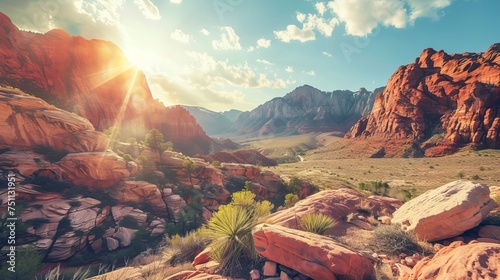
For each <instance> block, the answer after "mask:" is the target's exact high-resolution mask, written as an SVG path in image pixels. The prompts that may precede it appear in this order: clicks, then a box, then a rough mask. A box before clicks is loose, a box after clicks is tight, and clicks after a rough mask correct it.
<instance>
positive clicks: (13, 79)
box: [0, 13, 212, 154]
mask: <svg viewBox="0 0 500 280" xmlns="http://www.w3.org/2000/svg"><path fill="white" fill-rule="evenodd" d="M0 85H4V86H6V85H8V86H12V87H16V88H19V89H21V90H23V91H25V92H29V93H31V94H34V95H35V96H37V97H40V98H42V99H43V100H45V101H47V102H48V103H49V104H51V105H54V106H56V107H58V108H61V109H64V110H67V111H69V112H74V113H76V114H78V115H80V116H82V117H84V118H86V119H88V120H89V121H90V123H91V124H92V125H93V126H94V127H95V128H96V130H100V131H102V130H104V129H106V128H108V127H111V126H113V125H115V124H118V126H119V127H120V128H121V129H120V131H121V133H122V136H140V137H141V138H142V137H143V136H144V134H145V133H146V132H147V130H149V129H151V128H157V129H160V130H161V132H163V134H164V135H165V136H166V138H168V139H169V140H171V141H173V142H174V144H177V146H178V148H177V149H178V150H181V151H183V152H185V153H188V154H196V153H200V154H205V153H208V151H209V149H210V145H211V143H212V141H211V140H210V138H209V137H208V136H207V135H206V134H205V132H204V131H203V129H202V128H201V127H200V126H199V125H198V123H197V122H196V120H195V119H194V118H193V117H192V116H191V115H190V114H189V113H188V112H187V111H186V110H184V109H183V108H180V107H175V108H172V109H169V108H166V107H165V106H164V105H163V104H162V103H160V102H158V101H157V100H154V99H153V97H152V95H151V92H150V89H149V86H148V84H147V81H146V77H145V76H144V73H142V71H140V70H139V69H137V68H136V67H135V66H134V65H132V64H131V63H130V62H129V61H128V60H127V59H126V58H125V56H124V54H123V52H122V51H121V50H120V49H119V48H118V47H117V46H116V45H114V44H113V43H111V42H107V41H102V40H86V39H84V38H82V37H73V36H70V35H69V34H67V33H66V32H65V31H63V30H58V29H55V30H52V31H50V32H47V33H46V34H36V33H30V32H24V31H20V30H19V29H18V28H17V27H16V26H14V25H13V24H12V22H11V21H10V19H9V18H8V17H7V16H5V15H4V14H1V13H0ZM188 146H189V148H187V147H188Z"/></svg>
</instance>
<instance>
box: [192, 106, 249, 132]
mask: <svg viewBox="0 0 500 280" xmlns="http://www.w3.org/2000/svg"><path fill="white" fill-rule="evenodd" d="M182 107H183V108H184V109H186V110H187V111H188V112H189V113H190V114H191V115H192V116H193V117H195V119H196V121H197V122H198V123H199V124H200V126H201V127H202V128H203V130H205V132H206V133H207V134H208V135H218V134H221V133H226V132H231V131H232V127H233V124H234V121H235V120H236V119H237V118H238V117H239V115H240V114H241V113H243V112H242V111H239V110H234V109H233V110H229V111H225V112H222V113H221V112H214V111H211V110H209V109H206V108H203V107H195V106H186V105H183V106H182Z"/></svg>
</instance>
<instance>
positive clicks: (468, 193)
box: [392, 181, 496, 241]
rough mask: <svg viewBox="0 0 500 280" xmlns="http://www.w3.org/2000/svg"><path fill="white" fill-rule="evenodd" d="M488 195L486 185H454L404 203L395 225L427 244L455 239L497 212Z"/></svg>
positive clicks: (394, 221) (396, 217)
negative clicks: (410, 232)
mask: <svg viewBox="0 0 500 280" xmlns="http://www.w3.org/2000/svg"><path fill="white" fill-rule="evenodd" d="M489 194H490V191H489V188H488V186H486V185H482V184H475V183H472V182H467V181H455V182H451V183H448V184H446V185H444V186H441V187H439V188H437V189H434V190H430V191H427V192H425V193H424V194H422V195H420V196H418V197H416V198H414V199H412V200H410V201H409V202H407V203H405V204H404V205H403V206H401V208H399V209H398V210H397V211H396V212H394V214H393V219H392V223H395V224H401V226H402V228H403V229H404V230H406V231H412V232H414V233H415V234H416V235H417V236H418V237H420V238H422V239H425V240H427V241H436V240H442V239H445V238H449V237H454V236H457V235H460V234H462V233H463V232H465V231H466V230H469V229H471V228H473V227H475V226H477V225H479V223H480V222H481V221H482V220H483V219H484V217H486V216H487V215H488V213H489V212H490V211H491V210H492V209H493V208H495V206H496V204H495V202H494V201H493V200H492V199H491V198H490V196H489Z"/></svg>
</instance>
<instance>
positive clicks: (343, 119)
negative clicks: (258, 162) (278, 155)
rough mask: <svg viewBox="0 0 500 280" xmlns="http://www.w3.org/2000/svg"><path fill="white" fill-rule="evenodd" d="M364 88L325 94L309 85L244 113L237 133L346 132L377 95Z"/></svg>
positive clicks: (368, 108)
mask: <svg viewBox="0 0 500 280" xmlns="http://www.w3.org/2000/svg"><path fill="white" fill-rule="evenodd" d="M379 91H381V89H376V90H375V92H369V91H367V90H366V89H364V88H362V89H360V90H359V91H357V92H351V91H348V90H345V91H333V92H323V91H320V90H318V89H316V88H313V87H311V86H308V85H304V86H301V87H298V88H296V89H295V90H293V91H292V92H290V93H288V94H287V95H285V96H284V97H277V98H274V99H272V100H270V101H268V102H266V103H264V104H262V105H260V106H258V107H257V108H255V109H254V110H252V111H250V112H244V113H242V114H241V115H240V117H239V118H238V120H237V121H236V123H235V129H236V130H237V131H239V132H244V133H255V132H256V133H259V134H269V133H283V134H294V133H308V132H313V131H314V132H324V131H341V132H347V131H348V130H349V128H350V127H351V126H352V125H353V124H355V123H356V121H358V120H359V119H360V118H361V117H362V116H364V115H366V114H368V113H369V112H370V110H371V107H372V104H373V100H374V98H375V95H376V94H377V93H378V92H379Z"/></svg>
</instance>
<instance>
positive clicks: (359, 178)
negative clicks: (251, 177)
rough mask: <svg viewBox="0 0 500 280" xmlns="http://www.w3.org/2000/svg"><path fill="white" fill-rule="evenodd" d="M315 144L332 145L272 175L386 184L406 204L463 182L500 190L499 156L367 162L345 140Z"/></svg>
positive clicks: (325, 185)
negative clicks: (442, 188) (426, 194)
mask: <svg viewBox="0 0 500 280" xmlns="http://www.w3.org/2000/svg"><path fill="white" fill-rule="evenodd" d="M321 137H322V138H321ZM316 139H323V142H325V143H327V145H325V146H322V147H319V148H317V149H313V150H309V151H307V152H306V153H305V155H304V156H303V159H304V161H302V162H294V163H285V164H280V165H278V166H276V167H270V168H269V170H271V171H273V172H276V173H277V174H280V175H282V176H286V177H289V178H291V177H294V176H296V177H299V178H302V179H308V180H310V181H311V182H312V183H313V184H315V185H317V186H319V187H320V188H321V189H336V188H341V187H351V188H356V189H357V188H358V185H359V183H363V182H364V183H368V182H372V181H382V182H387V183H388V184H389V186H390V187H391V189H390V190H389V196H393V197H397V198H400V199H402V200H405V199H406V196H407V195H408V194H410V195H411V197H415V196H416V195H419V194H421V193H423V192H425V191H427V190H430V189H434V188H437V187H439V186H442V185H444V184H446V183H449V182H451V181H454V180H459V179H463V180H472V181H474V182H478V183H485V184H487V185H489V186H495V185H497V186H498V185H500V177H498V166H499V165H500V150H481V151H473V150H467V149H463V150H461V151H459V152H457V153H455V154H453V155H450V156H445V157H434V158H367V157H366V156H364V157H363V156H361V155H357V154H353V153H352V152H350V151H347V150H346V149H347V145H348V143H347V142H346V140H344V139H342V138H339V137H334V136H325V135H323V134H322V135H319V136H317V137H316ZM277 141H278V140H277ZM253 145H257V144H256V143H254V144H253ZM281 145H285V144H284V143H283V142H282V144H281ZM431 166H432V168H431ZM411 197H410V198H411Z"/></svg>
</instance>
